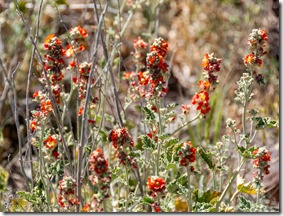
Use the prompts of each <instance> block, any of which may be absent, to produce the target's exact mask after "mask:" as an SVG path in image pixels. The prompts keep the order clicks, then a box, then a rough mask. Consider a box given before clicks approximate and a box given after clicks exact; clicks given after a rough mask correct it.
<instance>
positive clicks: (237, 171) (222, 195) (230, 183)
mask: <svg viewBox="0 0 283 216" xmlns="http://www.w3.org/2000/svg"><path fill="white" fill-rule="evenodd" d="M244 163H245V159H244V158H242V161H241V164H240V165H239V167H238V169H236V170H235V171H234V174H233V176H232V177H231V179H230V180H229V182H228V184H227V185H226V187H225V189H224V191H223V192H222V194H221V196H220V198H219V200H218V201H217V203H216V209H215V211H216V212H218V209H219V206H220V204H221V202H222V201H223V199H224V197H225V195H226V193H227V192H228V190H229V188H230V187H231V185H232V183H233V181H234V180H235V178H236V177H237V176H238V174H239V173H240V171H241V169H242V167H243V165H244Z"/></svg>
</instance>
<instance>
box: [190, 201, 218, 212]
mask: <svg viewBox="0 0 283 216" xmlns="http://www.w3.org/2000/svg"><path fill="white" fill-rule="evenodd" d="M213 210H214V208H213V205H212V204H210V203H196V204H195V205H194V206H193V211H194V212H212V211H213Z"/></svg>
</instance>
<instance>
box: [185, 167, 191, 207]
mask: <svg viewBox="0 0 283 216" xmlns="http://www.w3.org/2000/svg"><path fill="white" fill-rule="evenodd" d="M186 169H187V177H188V191H189V192H188V212H192V193H191V179H190V177H191V170H190V167H189V166H186Z"/></svg>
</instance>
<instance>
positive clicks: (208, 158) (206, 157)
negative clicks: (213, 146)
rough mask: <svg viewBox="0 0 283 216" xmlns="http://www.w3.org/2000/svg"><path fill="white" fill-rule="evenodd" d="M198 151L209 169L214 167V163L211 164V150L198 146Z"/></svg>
mask: <svg viewBox="0 0 283 216" xmlns="http://www.w3.org/2000/svg"><path fill="white" fill-rule="evenodd" d="M198 153H199V154H200V156H201V157H202V159H203V160H204V161H205V162H206V164H207V165H208V167H209V169H212V170H213V169H214V167H215V164H213V162H212V159H211V152H210V151H205V150H204V149H203V148H202V147H199V148H198Z"/></svg>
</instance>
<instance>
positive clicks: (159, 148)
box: [156, 100, 163, 176]
mask: <svg viewBox="0 0 283 216" xmlns="http://www.w3.org/2000/svg"><path fill="white" fill-rule="evenodd" d="M156 105H159V106H158V120H159V134H160V135H161V134H162V133H163V128H162V119H161V113H160V108H161V100H159V103H157V101H156ZM160 150H161V143H159V142H157V156H156V175H157V176H158V175H159V156H160Z"/></svg>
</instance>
